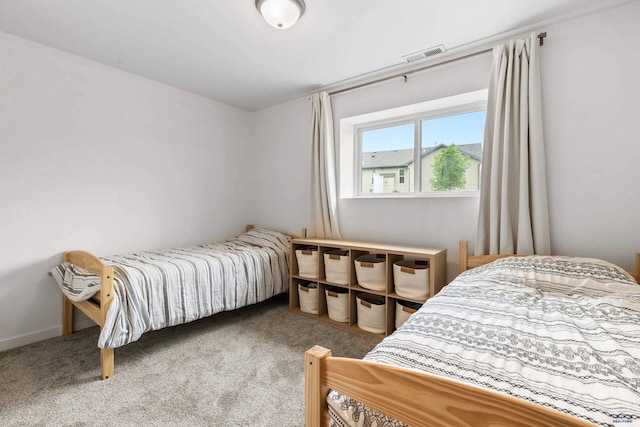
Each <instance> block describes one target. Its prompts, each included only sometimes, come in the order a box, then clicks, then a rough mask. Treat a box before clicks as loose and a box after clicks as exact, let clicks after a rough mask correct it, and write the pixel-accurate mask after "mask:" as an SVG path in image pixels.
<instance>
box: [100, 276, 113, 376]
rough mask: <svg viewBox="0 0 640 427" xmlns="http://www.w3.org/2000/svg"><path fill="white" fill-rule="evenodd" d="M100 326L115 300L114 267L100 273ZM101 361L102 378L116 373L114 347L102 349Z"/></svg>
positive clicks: (102, 325)
mask: <svg viewBox="0 0 640 427" xmlns="http://www.w3.org/2000/svg"><path fill="white" fill-rule="evenodd" d="M100 279H101V282H102V283H101V286H100V320H101V323H100V327H101V328H102V327H104V325H105V324H106V320H107V312H108V311H109V306H110V305H111V301H113V267H105V268H104V270H103V271H102V274H101V275H100ZM100 362H101V364H102V379H103V380H106V379H108V378H111V377H112V376H113V374H114V365H115V360H114V351H113V349H112V348H101V349H100Z"/></svg>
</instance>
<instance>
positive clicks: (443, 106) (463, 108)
mask: <svg viewBox="0 0 640 427" xmlns="http://www.w3.org/2000/svg"><path fill="white" fill-rule="evenodd" d="M487 95H488V91H487V90H486V89H483V90H479V91H474V92H468V93H465V94H461V95H455V96H451V97H446V98H440V99H437V100H433V101H427V102H424V103H419V104H413V105H410V106H405V107H400V108H394V109H390V110H383V111H379V112H375V113H370V114H365V115H362V116H357V117H353V118H348V119H343V120H341V121H340V127H341V139H340V141H341V146H340V153H341V166H340V172H341V174H340V177H341V178H340V190H341V191H340V197H341V198H388V197H391V198H398V197H400V198H403V197H410V198H415V197H477V196H478V195H479V190H454V191H422V188H421V186H422V179H421V177H422V175H421V174H422V171H421V170H420V169H421V165H422V161H421V154H422V148H423V147H422V122H424V121H428V120H433V119H439V118H444V117H450V116H454V115H460V114H467V113H473V112H477V111H483V110H484V111H486V109H487ZM406 124H413V128H414V129H413V130H414V137H413V139H414V141H413V142H414V146H413V150H414V160H413V161H414V172H413V177H411V176H410V175H411V174H410V173H408V171H407V173H406V174H405V177H406V178H405V179H407V178H408V179H409V180H411V179H413V188H412V190H411V191H409V192H404V193H401V192H397V193H393V192H392V193H363V191H362V171H363V168H362V164H363V163H362V154H363V153H362V134H363V132H366V131H371V130H376V129H384V128H388V127H394V126H402V125H406ZM348 127H351V132H352V137H351V138H352V141H351V144H348V141H349V132H348ZM345 140H346V141H347V144H345V145H351V147H352V150H353V151H352V153H353V163H351V168H344V167H343V165H344V163H343V162H344V161H345V156H343V154H344V151H345V150H344V148H347V149H348V147H343V146H342V145H343V141H345ZM346 160H347V161H348V158H347V159H346ZM347 169H350V171H348V170H347ZM345 172H346V173H349V174H350V175H351V178H352V185H353V187H352V189H351V191H344V190H345V188H344V186H343V184H345V182H344V181H349V180H348V179H344V180H343V178H344V174H345ZM467 173H468V172H467ZM372 179H373V178H372ZM410 182H411V181H410Z"/></svg>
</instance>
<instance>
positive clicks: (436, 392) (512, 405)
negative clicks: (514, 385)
mask: <svg viewBox="0 0 640 427" xmlns="http://www.w3.org/2000/svg"><path fill="white" fill-rule="evenodd" d="M329 389H333V390H336V391H339V392H340V393H343V394H345V395H347V396H349V397H351V398H353V399H356V400H358V401H359V402H361V403H364V404H365V405H368V406H370V407H371V408H374V409H376V410H378V411H380V412H382V413H384V414H387V415H389V416H391V417H393V418H396V419H398V420H400V421H402V422H404V423H406V424H409V425H412V426H443V427H444V426H452V425H469V426H471V425H472V426H522V427H524V426H547V427H552V426H568V427H571V426H575V427H578V426H582V427H585V426H590V425H591V424H590V423H588V422H585V421H582V420H579V419H577V418H574V417H571V416H569V415H566V414H563V413H561V412H557V411H554V410H551V409H548V408H545V407H542V406H539V405H535V404H532V403H530V402H527V401H524V400H519V399H515V398H512V397H509V396H505V395H502V394H498V393H495V392H492V391H488V390H484V389H481V388H478V387H474V386H471V385H467V384H463V383H460V382H457V381H453V380H450V379H446V378H441V377H437V376H434V375H430V374H426V373H421V372H417V371H413V370H409V369H403V368H398V367H395V366H390V365H383V364H380V363H373V362H366V361H362V360H356V359H345V358H339V357H332V356H331V351H330V350H328V349H326V348H323V347H320V346H315V347H313V348H311V349H309V350H308V351H307V352H306V353H305V426H306V427H320V426H326V425H328V412H327V403H326V399H327V393H328V391H329Z"/></svg>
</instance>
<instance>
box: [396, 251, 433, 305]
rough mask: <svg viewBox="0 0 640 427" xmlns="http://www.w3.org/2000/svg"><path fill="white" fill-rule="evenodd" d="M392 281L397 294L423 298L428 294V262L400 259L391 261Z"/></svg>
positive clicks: (405, 296)
mask: <svg viewBox="0 0 640 427" xmlns="http://www.w3.org/2000/svg"><path fill="white" fill-rule="evenodd" d="M393 281H394V284H395V290H396V293H397V294H398V295H400V296H401V297H404V298H411V299H419V300H424V299H427V297H428V296H429V263H428V262H427V261H419V260H418V261H416V260H402V261H396V262H394V263H393Z"/></svg>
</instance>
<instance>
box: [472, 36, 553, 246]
mask: <svg viewBox="0 0 640 427" xmlns="http://www.w3.org/2000/svg"><path fill="white" fill-rule="evenodd" d="M493 57H494V61H493V68H492V70H491V77H490V82H489V99H488V103H487V118H486V123H485V134H484V144H483V145H484V146H483V155H482V181H481V185H480V209H479V217H478V235H477V239H476V255H484V254H513V253H522V254H533V253H536V254H543V255H545V254H549V253H550V250H551V248H550V246H551V244H550V234H549V214H548V209H547V203H548V202H547V182H546V173H545V160H544V141H543V135H542V104H541V95H540V69H539V63H538V44H537V36H536V35H535V34H531V36H530V37H529V38H528V39H520V40H511V41H510V42H509V44H508V45H502V46H496V47H494V48H493Z"/></svg>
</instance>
